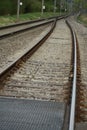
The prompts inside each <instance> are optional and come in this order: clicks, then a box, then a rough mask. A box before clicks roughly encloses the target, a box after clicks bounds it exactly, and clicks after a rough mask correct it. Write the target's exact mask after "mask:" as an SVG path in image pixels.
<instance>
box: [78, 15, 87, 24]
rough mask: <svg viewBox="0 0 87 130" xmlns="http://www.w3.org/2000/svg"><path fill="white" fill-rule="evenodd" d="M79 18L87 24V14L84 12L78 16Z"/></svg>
mask: <svg viewBox="0 0 87 130" xmlns="http://www.w3.org/2000/svg"><path fill="white" fill-rule="evenodd" d="M78 20H79V21H80V22H81V23H83V24H84V25H86V26H87V14H82V15H80V16H79V17H78Z"/></svg>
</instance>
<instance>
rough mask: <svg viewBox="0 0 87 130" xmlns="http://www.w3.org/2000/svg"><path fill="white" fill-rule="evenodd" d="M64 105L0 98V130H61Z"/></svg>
mask: <svg viewBox="0 0 87 130" xmlns="http://www.w3.org/2000/svg"><path fill="white" fill-rule="evenodd" d="M65 107H66V105H65V104H64V103H58V102H50V101H35V100H25V99H9V98H0V130H62V126H63V121H64V113H65Z"/></svg>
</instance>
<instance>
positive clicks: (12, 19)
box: [0, 12, 60, 26]
mask: <svg viewBox="0 0 87 130" xmlns="http://www.w3.org/2000/svg"><path fill="white" fill-rule="evenodd" d="M59 15H60V13H58V12H57V13H55V14H54V13H53V12H50V13H49V12H48V13H47V12H45V13H44V14H43V15H42V14H41V12H38V13H27V14H20V18H19V21H17V16H16V15H11V16H0V26H4V25H8V24H12V23H16V22H22V21H26V20H36V19H40V18H48V17H52V16H59Z"/></svg>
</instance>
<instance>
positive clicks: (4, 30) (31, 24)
mask: <svg viewBox="0 0 87 130" xmlns="http://www.w3.org/2000/svg"><path fill="white" fill-rule="evenodd" d="M62 17H64V16H59V17H51V18H48V19H40V20H34V21H27V22H22V23H17V24H12V25H7V26H3V27H0V39H2V38H5V37H8V36H12V35H14V34H18V33H21V32H23V31H27V30H31V29H33V28H35V27H40V26H42V25H46V24H49V23H52V22H53V21H54V19H55V18H56V19H61V18H62Z"/></svg>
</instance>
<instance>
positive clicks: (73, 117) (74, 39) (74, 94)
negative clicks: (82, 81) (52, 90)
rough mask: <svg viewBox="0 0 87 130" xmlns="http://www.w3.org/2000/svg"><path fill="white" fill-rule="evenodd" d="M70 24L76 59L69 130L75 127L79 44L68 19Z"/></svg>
mask: <svg viewBox="0 0 87 130" xmlns="http://www.w3.org/2000/svg"><path fill="white" fill-rule="evenodd" d="M66 23H67V24H68V26H69V28H70V30H71V33H72V39H73V44H74V45H73V46H74V55H73V58H74V59H73V61H74V63H73V64H74V65H73V66H74V67H73V84H72V98H71V109H70V118H69V130H74V129H75V106H76V80H77V46H76V42H77V41H76V34H75V32H74V30H73V29H72V27H71V25H70V24H69V22H68V21H66Z"/></svg>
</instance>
